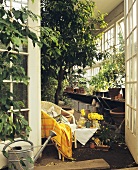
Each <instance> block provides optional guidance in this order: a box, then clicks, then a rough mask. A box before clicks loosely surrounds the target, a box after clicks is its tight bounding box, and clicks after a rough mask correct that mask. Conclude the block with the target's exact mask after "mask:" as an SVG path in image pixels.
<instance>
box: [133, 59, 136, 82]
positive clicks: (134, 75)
mask: <svg viewBox="0 0 138 170" xmlns="http://www.w3.org/2000/svg"><path fill="white" fill-rule="evenodd" d="M133 80H134V81H137V56H134V58H133Z"/></svg>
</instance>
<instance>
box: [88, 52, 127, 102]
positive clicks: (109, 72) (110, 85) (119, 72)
mask: <svg viewBox="0 0 138 170" xmlns="http://www.w3.org/2000/svg"><path fill="white" fill-rule="evenodd" d="M124 84H125V54H124V52H116V53H115V54H111V55H110V56H109V57H108V58H107V59H105V60H104V61H103V62H102V64H101V69H100V71H99V73H98V74H97V75H96V76H93V77H92V78H91V80H90V85H91V86H94V89H95V91H98V90H99V91H101V90H102V91H107V90H109V96H110V97H111V99H115V96H117V95H118V94H119V92H120V90H121V88H122V87H124ZM114 90H115V92H114Z"/></svg>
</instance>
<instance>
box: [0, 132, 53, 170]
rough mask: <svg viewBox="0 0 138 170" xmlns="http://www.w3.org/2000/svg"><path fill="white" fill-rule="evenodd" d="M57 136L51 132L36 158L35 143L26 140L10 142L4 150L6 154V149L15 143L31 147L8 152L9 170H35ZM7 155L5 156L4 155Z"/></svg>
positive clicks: (13, 149)
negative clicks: (53, 138)
mask: <svg viewBox="0 0 138 170" xmlns="http://www.w3.org/2000/svg"><path fill="white" fill-rule="evenodd" d="M54 136H56V133H55V132H54V131H50V134H49V137H48V138H47V140H46V141H45V142H44V144H43V145H42V146H41V148H40V149H39V151H38V152H37V154H36V155H35V156H33V143H32V142H31V141H28V140H27V141H26V140H22V139H19V140H16V141H14V142H10V143H8V144H6V145H5V146H4V148H3V153H6V148H7V147H8V146H10V145H11V144H13V143H15V142H21V141H23V142H27V143H29V144H30V146H14V147H11V150H8V154H7V155H8V157H7V159H8V169H9V170H17V169H18V170H34V163H35V162H36V160H37V159H38V158H39V156H40V154H41V153H42V151H43V150H44V148H45V147H46V145H47V144H48V142H49V141H50V139H51V138H52V137H54ZM4 155H5V154H4Z"/></svg>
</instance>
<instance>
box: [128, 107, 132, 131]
mask: <svg viewBox="0 0 138 170" xmlns="http://www.w3.org/2000/svg"><path fill="white" fill-rule="evenodd" d="M129 110H130V112H129V128H130V130H131V131H132V108H130V109H129Z"/></svg>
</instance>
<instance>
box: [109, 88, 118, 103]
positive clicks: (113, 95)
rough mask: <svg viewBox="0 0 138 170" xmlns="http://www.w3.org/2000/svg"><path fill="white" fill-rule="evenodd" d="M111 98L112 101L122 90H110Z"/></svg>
mask: <svg viewBox="0 0 138 170" xmlns="http://www.w3.org/2000/svg"><path fill="white" fill-rule="evenodd" d="M108 90H109V97H110V98H111V100H114V99H115V96H118V94H119V92H120V90H121V88H109V89H108Z"/></svg>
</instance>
